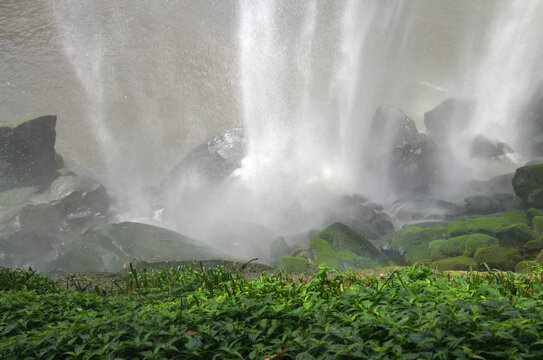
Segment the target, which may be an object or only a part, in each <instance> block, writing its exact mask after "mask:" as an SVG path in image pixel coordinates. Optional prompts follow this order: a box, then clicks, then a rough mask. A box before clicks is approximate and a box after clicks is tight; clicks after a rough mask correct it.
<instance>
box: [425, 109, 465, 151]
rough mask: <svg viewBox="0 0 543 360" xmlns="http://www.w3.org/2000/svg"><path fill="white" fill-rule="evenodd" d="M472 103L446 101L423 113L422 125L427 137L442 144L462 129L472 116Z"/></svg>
mask: <svg viewBox="0 0 543 360" xmlns="http://www.w3.org/2000/svg"><path fill="white" fill-rule="evenodd" d="M473 109H474V108H473V103H471V102H469V101H467V100H462V99H446V100H444V101H443V102H442V103H440V104H439V105H438V106H437V107H436V108H434V109H433V110H430V111H427V112H426V113H424V125H425V126H426V130H427V131H428V134H429V136H430V137H431V138H432V139H433V140H434V141H435V142H436V143H437V144H440V143H443V142H446V141H444V140H445V139H448V138H449V136H450V135H451V134H453V133H457V132H458V131H461V130H462V129H464V127H465V126H466V124H467V123H468V122H469V120H470V118H471V116H472V114H473Z"/></svg>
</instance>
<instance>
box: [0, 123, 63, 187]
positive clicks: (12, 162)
mask: <svg viewBox="0 0 543 360" xmlns="http://www.w3.org/2000/svg"><path fill="white" fill-rule="evenodd" d="M56 119H57V117H56V116H54V115H47V116H41V117H38V118H35V119H32V120H27V121H23V122H18V123H8V124H4V125H3V126H1V127H0V191H3V190H7V189H12V188H16V187H28V186H38V187H40V188H45V187H47V186H48V185H49V184H50V183H51V181H53V179H54V178H55V177H56V176H57V173H56V170H57V169H58V168H59V167H61V166H62V164H61V163H60V162H61V161H60V158H59V157H57V154H56V153H55V137H56V132H55V125H56Z"/></svg>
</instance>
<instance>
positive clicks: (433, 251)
mask: <svg viewBox="0 0 543 360" xmlns="http://www.w3.org/2000/svg"><path fill="white" fill-rule="evenodd" d="M465 243H466V237H465V236H463V237H455V238H450V239H439V240H434V241H431V242H430V243H429V244H428V249H429V250H430V256H431V257H432V259H435V260H440V259H445V258H450V257H455V256H460V255H462V254H463V253H464V248H465Z"/></svg>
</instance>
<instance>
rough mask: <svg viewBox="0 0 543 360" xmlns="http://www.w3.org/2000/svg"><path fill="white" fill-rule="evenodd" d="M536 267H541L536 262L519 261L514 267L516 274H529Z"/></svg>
mask: <svg viewBox="0 0 543 360" xmlns="http://www.w3.org/2000/svg"><path fill="white" fill-rule="evenodd" d="M538 266H541V265H540V264H539V263H538V262H537V261H521V262H519V263H518V264H517V265H516V266H515V272H517V273H531V272H532V271H534V270H535V269H536V268H537V267H538Z"/></svg>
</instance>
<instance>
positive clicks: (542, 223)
mask: <svg viewBox="0 0 543 360" xmlns="http://www.w3.org/2000/svg"><path fill="white" fill-rule="evenodd" d="M532 227H533V229H534V231H535V233H536V234H537V235H538V236H543V216H535V217H534V218H533V219H532Z"/></svg>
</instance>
